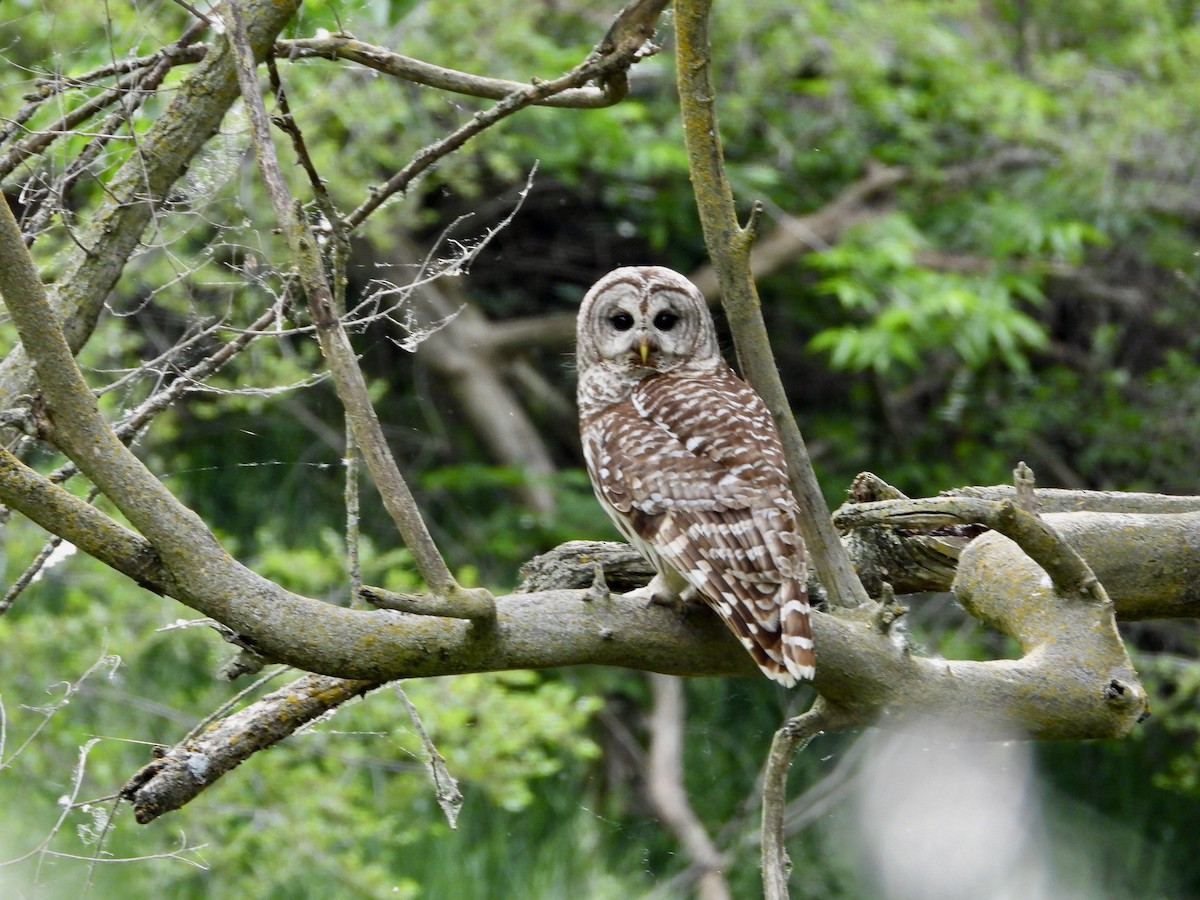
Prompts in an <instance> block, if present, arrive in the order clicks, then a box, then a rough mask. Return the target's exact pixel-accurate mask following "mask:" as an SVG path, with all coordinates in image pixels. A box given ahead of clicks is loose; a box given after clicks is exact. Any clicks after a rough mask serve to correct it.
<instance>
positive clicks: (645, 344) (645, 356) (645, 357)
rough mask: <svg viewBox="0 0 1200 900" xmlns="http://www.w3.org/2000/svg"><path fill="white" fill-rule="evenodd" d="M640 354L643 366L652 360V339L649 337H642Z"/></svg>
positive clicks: (639, 347)
mask: <svg viewBox="0 0 1200 900" xmlns="http://www.w3.org/2000/svg"><path fill="white" fill-rule="evenodd" d="M638 353H639V354H640V355H641V357H642V365H643V366H644V365H646V363H647V362H648V361H649V359H650V338H649V337H648V336H646V335H642V340H641V343H639V344H638Z"/></svg>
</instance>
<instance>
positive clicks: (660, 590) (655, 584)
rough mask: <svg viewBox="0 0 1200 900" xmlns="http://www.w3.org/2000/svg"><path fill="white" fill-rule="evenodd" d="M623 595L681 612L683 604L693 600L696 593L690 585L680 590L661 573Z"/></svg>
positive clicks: (647, 603)
mask: <svg viewBox="0 0 1200 900" xmlns="http://www.w3.org/2000/svg"><path fill="white" fill-rule="evenodd" d="M625 596H626V597H627V598H629V599H630V600H637V601H640V602H642V603H645V604H646V605H647V606H649V605H654V606H670V607H671V608H673V609H674V610H676V611H677V612H683V608H684V606H686V605H687V604H688V603H691V602H692V601H693V600H695V599H696V597H697V596H698V595H697V593H696V589H695V588H694V587H692V586H691V585H688V586H687V587H685V588H684V589H683V590H682V591H680V590H678V589H677V588H676V587H675V586H674V585H673V584H671V582H669V581H668V580H667V579H666V578H664V577H663V576H662V575H655V576H654V578H653V579H652V580H651V581H650V583H649V584H648V585H646V586H645V587H640V588H637V589H635V590H632V591H628V592H626V594H625Z"/></svg>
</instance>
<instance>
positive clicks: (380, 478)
mask: <svg viewBox="0 0 1200 900" xmlns="http://www.w3.org/2000/svg"><path fill="white" fill-rule="evenodd" d="M229 12H230V17H231V19H232V22H233V27H232V29H231V33H232V39H233V42H234V44H235V46H236V48H237V57H238V62H237V75H238V80H239V82H240V84H241V89H242V99H243V100H244V102H245V104H246V108H247V110H248V112H249V115H250V122H251V128H252V131H253V137H254V148H255V154H256V156H257V158H258V164H259V171H260V172H261V174H262V178H263V182H264V183H265V185H266V188H267V194H268V196H269V197H270V199H271V205H272V206H273V207H274V210H275V217H276V219H277V220H278V221H279V224H280V227H281V229H282V231H283V233H284V235H285V237H286V238H287V241H288V244H289V247H290V249H291V251H292V254H293V256H294V258H295V260H296V264H297V266H298V267H299V270H300V279H301V282H302V283H303V285H304V292H305V294H306V296H307V298H308V303H309V310H310V312H311V314H312V317H313V322H314V323H315V324H316V326H317V340H318V341H319V343H320V345H321V350H322V352H323V353H324V355H325V359H326V360H327V361H328V364H329V370H330V373H331V375H332V376H333V381H334V385H335V386H336V388H337V392H338V396H339V398H340V399H341V401H342V406H343V408H344V409H345V411H346V414H347V416H348V418H349V421H350V427H351V428H352V429H353V430H354V436H355V440H356V442H357V444H358V447H359V449H360V450H361V452H362V455H363V460H364V461H365V462H366V464H367V468H368V470H369V471H370V472H371V476H372V477H373V478H374V480H375V483H376V485H378V487H379V491H380V495H381V496H382V498H383V502H384V505H385V507H386V508H387V510H388V513H389V514H390V515H391V517H392V520H393V521H394V522H395V524H396V527H397V528H398V529H399V530H400V533H401V535H402V536H403V538H404V542H405V545H406V546H407V547H408V549H409V551H410V552H411V553H412V554H413V559H414V560H415V561H416V564H417V567H418V569H419V570H420V572H421V575H422V576H423V577H424V578H425V581H426V583H428V584H429V586H430V588H431V589H432V590H433V591H434V592H435V593H437V594H440V595H444V596H446V597H447V598H451V597H453V596H454V595H456V594H461V593H463V592H464V591H465V590H466V589H464V588H462V587H460V586H459V584H458V582H457V581H456V580H455V579H454V576H453V575H452V574H451V573H450V570H449V568H447V566H446V562H445V560H444V559H443V558H442V556H441V554H440V553H439V552H438V550H437V547H436V546H435V545H434V543H433V538H432V537H430V534H429V529H428V528H427V527H426V525H425V521H424V519H423V518H422V516H421V512H420V510H419V509H418V508H417V504H416V500H415V498H414V497H413V496H412V492H411V491H410V490H409V489H408V485H407V484H406V483H405V481H404V479H403V477H402V476H401V475H400V470H399V469H398V468H397V467H396V462H395V460H394V459H393V458H392V454H391V450H390V449H389V448H388V446H387V441H386V440H385V438H384V435H383V428H382V426H381V425H380V424H379V419H378V417H377V416H376V414H375V410H374V407H373V406H372V404H371V401H370V396H369V394H368V391H367V384H366V379H365V378H364V377H363V374H362V371H361V370H360V369H359V367H358V362H357V358H356V356H355V353H354V349H353V348H352V347H351V345H350V339H349V337H348V336H347V334H346V331H345V329H344V328H343V327H342V323H341V320H340V318H339V316H338V314H337V309H336V304H335V303H334V300H333V294H332V292H331V290H330V287H329V282H328V280H327V278H326V275H325V268H324V264H323V261H322V259H321V255H320V251H319V249H318V247H317V243H316V241H315V240H314V238H313V236H312V234H311V233H310V232H309V231H308V229H307V228H306V227H305V226H304V225H303V223H301V222H300V221H299V218H298V217H297V215H296V211H295V208H294V201H293V199H292V195H291V191H290V189H289V188H288V186H287V183H286V182H285V181H284V179H283V174H282V172H281V171H280V168H279V160H278V158H277V157H276V155H275V146H274V144H273V143H272V142H271V135H270V126H269V123H268V119H267V111H266V108H265V106H264V105H263V99H262V93H261V92H260V90H259V87H258V80H257V78H256V76H255V68H256V63H255V58H254V54H253V50H252V48H251V45H250V42H249V38H248V35H247V31H246V20H245V18H244V15H243V12H242V10H241V2H232V0H231V2H230V3H229ZM472 593H479V592H472ZM483 594H486V592H482V593H481V596H482V595H483Z"/></svg>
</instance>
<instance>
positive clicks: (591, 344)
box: [576, 266, 815, 687]
mask: <svg viewBox="0 0 1200 900" xmlns="http://www.w3.org/2000/svg"><path fill="white" fill-rule="evenodd" d="M577 338H578V343H577V350H576V354H577V360H578V367H579V395H578V396H579V423H580V433H581V436H582V438H583V449H584V456H585V458H586V460H587V467H588V474H589V475H590V476H591V480H592V486H593V487H594V488H595V491H596V496H597V497H598V498H599V499H600V503H601V505H602V506H603V507H604V509H605V511H606V512H607V513H608V514H609V515H610V516H611V517H612V519H613V521H614V522H616V524H617V527H618V528H619V529H620V530H621V532H622V533H623V534H624V535H625V536H626V537H627V538H628V539H629V541H630V543H632V544H633V545H634V546H635V547H637V548H638V550H639V551H640V552H641V553H642V554H643V555H644V556H645V557H646V558H647V559H648V560H649V561H650V562H651V563H653V564H654V567H655V569H657V570H658V576H657V577H656V578H655V579H654V581H653V582H651V584H650V585H649V586H648V587H647V588H646V589H644V590H643V592H642V595H643V596H647V597H650V596H658V597H663V598H666V597H671V596H674V595H680V596H682V597H683V598H684V599H685V600H690V599H696V598H699V599H701V600H702V601H703V602H705V603H707V604H708V605H709V606H711V607H712V608H713V609H714V610H716V612H717V613H718V615H720V616H721V618H722V619H723V620H724V622H725V624H726V625H728V626H729V628H730V630H731V631H732V632H733V633H734V634H735V635H736V636H737V637H738V639H739V640H740V641H741V642H742V644H743V646H745V648H746V649H747V650H748V651H749V652H750V655H751V656H752V657H753V658H754V661H755V662H756V663H758V665H759V667H760V668H761V669H762V670H763V672H764V673H765V674H766V675H767V676H769V677H770V678H773V679H775V680H776V681H779V682H780V683H782V684H784V685H787V686H788V687H791V686H792V685H794V684H795V683H796V681H797V680H798V679H801V678H812V677H813V674H814V666H815V658H814V655H813V643H812V632H811V629H810V624H809V606H808V595H807V592H806V589H805V578H806V556H805V550H804V541H803V540H802V539H801V537H800V533H799V531H798V530H797V524H796V513H797V505H796V500H795V498H794V497H793V496H792V493H791V491H790V489H789V488H788V480H787V470H786V464H785V462H784V456H783V448H782V446H781V445H780V442H779V435H778V433H777V432H776V430H775V425H774V422H773V421H772V419H771V414H770V412H769V411H768V410H767V408H766V405H765V404H764V403H763V402H762V400H761V399H760V398H759V396H758V395H757V394H756V393H754V391H753V390H751V388H750V387H749V386H748V385H747V384H746V383H745V382H743V381H742V380H741V379H740V378H738V377H737V375H735V374H734V372H733V370H732V369H731V368H730V367H729V366H728V364H726V362H725V360H724V359H722V357H721V353H720V349H719V347H718V345H717V337H716V331H715V329H714V328H713V323H712V317H711V316H710V315H709V312H708V307H707V306H706V305H705V303H704V298H703V297H702V296H701V295H700V292H699V291H698V290H696V288H695V287H694V286H693V285H692V283H691V282H689V281H688V280H687V279H686V278H684V277H683V276H682V275H680V274H678V273H677V272H673V271H671V270H670V269H664V268H661V267H657V266H643V267H630V268H624V269H617V270H615V271H613V272H610V273H609V274H608V275H606V276H605V277H604V278H602V279H600V281H598V282H597V283H596V284H595V285H594V286H593V287H592V289H591V290H590V291H588V293H587V296H585V297H584V299H583V304H582V306H581V307H580V310H579V320H578V329H577Z"/></svg>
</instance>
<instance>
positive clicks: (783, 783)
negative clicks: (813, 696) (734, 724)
mask: <svg viewBox="0 0 1200 900" xmlns="http://www.w3.org/2000/svg"><path fill="white" fill-rule="evenodd" d="M827 727H829V726H828V723H827V722H826V712H825V706H824V704H823V703H822V702H821V701H820V700H818V701H817V703H816V704H814V705H813V708H812V709H810V710H809V711H808V712H806V713H804V714H802V715H799V716H796V717H795V718H794V719H788V721H786V722H784V723H783V725H782V726H781V727H780V728H779V730H778V731H776V732H775V737H774V739H773V740H772V741H771V750H770V753H769V754H768V756H767V765H766V769H765V770H764V772H763V788H762V798H763V810H762V877H763V893H764V895H765V896H766V900H787V896H788V874H789V872H790V871H791V862H790V861H789V860H788V856H787V847H786V846H785V844H784V838H785V830H784V814H785V813H786V812H787V773H788V769H789V768H790V767H791V765H792V757H793V756H794V755H795V754H796V751H797V750H798V749H803V748H804V747H805V746H807V745H808V742H809V741H811V740H812V739H813V738H814V737H816V736H817V735H818V734H820V733H821V732H822V731H824V730H825V729H826V728H827Z"/></svg>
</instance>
